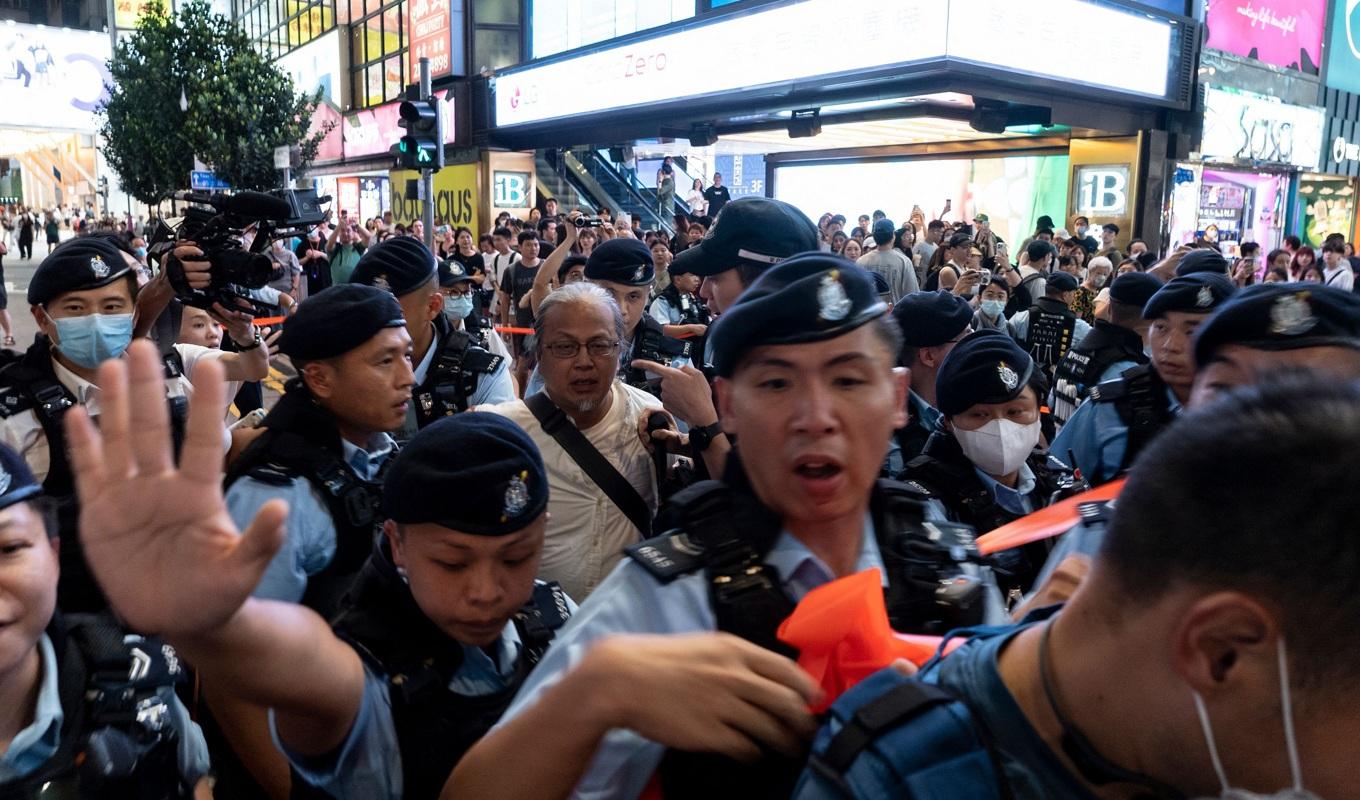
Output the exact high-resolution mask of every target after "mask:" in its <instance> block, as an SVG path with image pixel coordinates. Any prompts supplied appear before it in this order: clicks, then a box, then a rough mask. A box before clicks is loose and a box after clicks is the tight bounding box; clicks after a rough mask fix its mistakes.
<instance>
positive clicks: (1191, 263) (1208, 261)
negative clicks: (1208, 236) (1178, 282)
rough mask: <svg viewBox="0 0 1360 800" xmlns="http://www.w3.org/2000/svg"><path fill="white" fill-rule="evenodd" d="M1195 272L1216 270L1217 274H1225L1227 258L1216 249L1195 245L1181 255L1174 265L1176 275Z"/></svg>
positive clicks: (1226, 272) (1180, 275) (1181, 275)
mask: <svg viewBox="0 0 1360 800" xmlns="http://www.w3.org/2000/svg"><path fill="white" fill-rule="evenodd" d="M1197 272H1216V273H1218V274H1219V275H1227V274H1228V259H1226V258H1224V257H1223V254H1222V253H1220V252H1218V251H1217V250H1210V249H1209V248H1207V247H1196V248H1195V249H1194V250H1191V251H1190V252H1188V253H1186V254H1185V255H1183V256H1181V260H1180V263H1179V264H1177V265H1176V275H1177V277H1183V276H1186V275H1193V274H1195V273H1197Z"/></svg>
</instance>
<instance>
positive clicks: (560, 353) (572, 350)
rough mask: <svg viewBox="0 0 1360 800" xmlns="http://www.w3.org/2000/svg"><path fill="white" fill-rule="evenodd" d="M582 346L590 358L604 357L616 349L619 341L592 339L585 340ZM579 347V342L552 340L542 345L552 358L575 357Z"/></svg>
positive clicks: (579, 350)
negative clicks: (550, 342)
mask: <svg viewBox="0 0 1360 800" xmlns="http://www.w3.org/2000/svg"><path fill="white" fill-rule="evenodd" d="M584 346H585V348H586V352H587V353H589V354H590V357H591V358H604V357H605V356H607V355H610V354H612V353H613V352H614V351H615V350H617V349H618V348H619V343H618V340H616V339H592V340H591V341H589V342H586V343H585V345H584ZM581 347H582V345H581V343H580V342H553V343H552V344H548V345H544V346H543V349H544V350H546V351H548V353H549V354H551V355H552V357H553V358H561V359H568V358H576V356H577V354H578V353H580V352H581Z"/></svg>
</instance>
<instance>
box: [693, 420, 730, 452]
mask: <svg viewBox="0 0 1360 800" xmlns="http://www.w3.org/2000/svg"><path fill="white" fill-rule="evenodd" d="M720 433H722V422H715V423H713V424H712V425H705V426H704V427H702V428H690V429H689V446H690V448H691V449H692V450H693V452H694V453H696V454H697V453H702V452H704V451H705V450H707V449H708V446H709V445H711V444H713V439H714V437H716V436H717V435H718V434H720Z"/></svg>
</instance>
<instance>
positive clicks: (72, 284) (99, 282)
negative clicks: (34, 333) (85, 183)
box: [28, 236, 132, 306]
mask: <svg viewBox="0 0 1360 800" xmlns="http://www.w3.org/2000/svg"><path fill="white" fill-rule="evenodd" d="M131 271H132V268H131V267H129V266H128V264H127V262H126V261H124V260H123V253H122V251H120V250H119V249H118V248H117V247H115V246H114V245H113V243H112V242H110V241H108V240H106V239H104V238H102V237H99V236H77V237H76V238H74V239H67V240H66V241H64V242H62V243H61V244H59V245H57V246H56V249H54V250H53V251H52V252H50V253H48V254H47V257H46V258H44V259H43V260H42V263H41V264H39V265H38V268H37V269H36V270H34V271H33V278H32V279H31V280H29V282H28V304H29V305H33V306H40V305H42V304H44V303H50V302H51V301H52V300H54V299H56V298H57V297H58V296H60V295H63V294H66V293H67V292H79V291H84V290H85V289H98V288H99V287H101V286H107V285H108V284H110V283H113V282H114V281H116V280H118V279H119V278H122V277H125V276H126V275H127V274H128V273H129V272H131Z"/></svg>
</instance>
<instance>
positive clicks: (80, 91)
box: [0, 24, 113, 133]
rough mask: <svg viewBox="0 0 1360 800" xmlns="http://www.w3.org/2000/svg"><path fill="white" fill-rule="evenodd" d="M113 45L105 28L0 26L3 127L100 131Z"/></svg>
mask: <svg viewBox="0 0 1360 800" xmlns="http://www.w3.org/2000/svg"><path fill="white" fill-rule="evenodd" d="M111 49H112V48H111V46H110V44H109V35H108V34H107V33H95V32H93V31H73V30H66V29H61V28H45V27H43V26H41V25H21V24H11V25H0V108H3V109H5V115H4V119H3V120H2V121H0V126H3V127H7V128H41V129H46V130H53V129H56V130H69V131H78V132H81V133H94V132H95V131H97V130H99V125H100V120H99V117H98V115H96V114H95V109H96V108H98V107H99V105H100V104H101V103H103V102H104V101H105V100H107V99H108V96H109V95H108V89H107V84H110V83H112V82H113V76H112V75H111V74H109V69H108V66H107V63H108V60H109V56H110V51H111Z"/></svg>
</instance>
